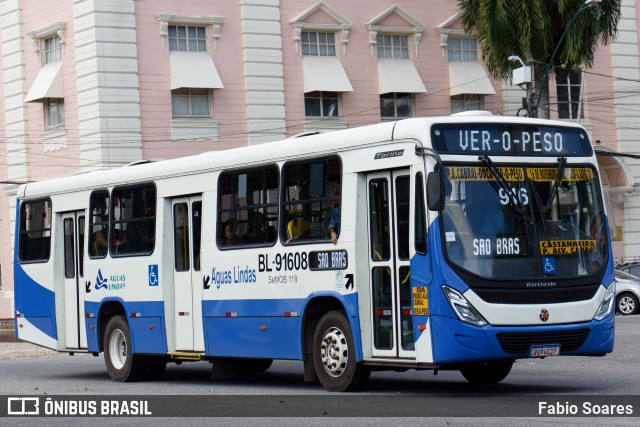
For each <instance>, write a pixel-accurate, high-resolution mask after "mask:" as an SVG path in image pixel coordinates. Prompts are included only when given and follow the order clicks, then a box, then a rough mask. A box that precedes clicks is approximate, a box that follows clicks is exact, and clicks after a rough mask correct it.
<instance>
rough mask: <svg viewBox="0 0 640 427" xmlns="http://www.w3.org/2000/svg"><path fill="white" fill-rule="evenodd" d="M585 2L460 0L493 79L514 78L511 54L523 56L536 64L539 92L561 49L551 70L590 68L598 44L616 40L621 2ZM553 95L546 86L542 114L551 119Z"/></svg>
mask: <svg viewBox="0 0 640 427" xmlns="http://www.w3.org/2000/svg"><path fill="white" fill-rule="evenodd" d="M591 1H592V0H591ZM583 6H585V0H459V8H460V17H461V22H462V25H463V27H464V29H465V31H466V32H468V33H470V34H471V33H475V34H477V37H478V43H479V45H480V47H481V48H482V60H483V61H484V63H485V65H486V66H487V69H488V70H489V72H490V73H491V74H492V75H493V77H494V78H496V79H507V78H509V77H510V76H511V71H512V67H513V65H512V64H511V63H509V61H507V58H508V57H509V56H510V55H518V56H519V57H521V58H523V59H524V60H526V61H528V62H529V63H530V64H531V65H532V66H533V70H534V78H533V80H534V89H535V92H536V93H537V92H538V91H539V88H540V85H541V82H542V80H543V77H544V75H545V73H546V71H547V65H548V64H549V62H550V61H551V58H552V56H553V53H554V52H555V50H556V47H558V48H559V50H558V52H556V55H555V57H554V58H553V64H552V68H553V67H558V66H561V67H564V68H566V69H572V68H581V67H584V68H590V67H591V66H592V65H593V59H594V54H595V51H596V48H597V46H598V44H599V43H602V44H605V45H606V44H608V43H611V42H612V41H614V40H615V38H616V35H617V26H618V21H619V19H620V0H602V3H601V4H599V5H597V6H596V7H592V8H586V7H585V8H583ZM581 8H583V9H581ZM572 21H573V22H572ZM565 31H566V32H567V33H566V34H564V33H565ZM559 42H562V45H560V46H558V43H559ZM548 99H549V86H548V85H545V86H544V87H543V91H542V99H541V102H540V105H541V112H540V113H541V114H540V116H541V117H545V118H549V105H548ZM533 101H534V102H535V101H537V100H533Z"/></svg>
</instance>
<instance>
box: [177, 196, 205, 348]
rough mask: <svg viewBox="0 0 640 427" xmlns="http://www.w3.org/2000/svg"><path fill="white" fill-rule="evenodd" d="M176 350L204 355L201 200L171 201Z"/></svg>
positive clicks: (194, 197) (179, 199)
mask: <svg viewBox="0 0 640 427" xmlns="http://www.w3.org/2000/svg"><path fill="white" fill-rule="evenodd" d="M172 213H173V285H174V295H175V325H176V334H175V336H176V350H193V351H204V338H203V335H202V331H203V328H202V304H201V301H202V283H201V282H200V280H201V279H200V276H201V274H200V238H201V229H202V227H201V224H202V222H201V221H202V197H200V196H191V197H181V198H178V199H173V200H172Z"/></svg>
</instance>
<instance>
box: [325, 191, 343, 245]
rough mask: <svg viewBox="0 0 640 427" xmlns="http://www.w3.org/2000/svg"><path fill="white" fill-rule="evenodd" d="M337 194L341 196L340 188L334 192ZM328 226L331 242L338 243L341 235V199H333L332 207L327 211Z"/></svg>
mask: <svg viewBox="0 0 640 427" xmlns="http://www.w3.org/2000/svg"><path fill="white" fill-rule="evenodd" d="M334 195H335V196H340V189H337V190H336V191H335V192H334ZM327 228H328V229H329V235H330V236H331V243H333V244H334V245H336V244H337V243H338V237H339V236H340V200H339V199H336V200H332V201H331V209H329V211H328V212H327Z"/></svg>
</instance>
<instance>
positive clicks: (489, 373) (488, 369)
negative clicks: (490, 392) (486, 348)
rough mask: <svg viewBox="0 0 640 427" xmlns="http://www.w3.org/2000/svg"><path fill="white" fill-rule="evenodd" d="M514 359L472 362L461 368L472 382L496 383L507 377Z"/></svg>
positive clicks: (464, 375)
mask: <svg viewBox="0 0 640 427" xmlns="http://www.w3.org/2000/svg"><path fill="white" fill-rule="evenodd" d="M512 366H513V360H492V361H487V362H476V363H470V364H468V365H467V366H465V367H464V368H461V369H460V373H461V374H462V376H463V377H465V379H466V380H467V381H469V382H470V383H471V384H496V383H499V382H500V381H502V380H503V379H505V378H507V375H509V372H511V367H512Z"/></svg>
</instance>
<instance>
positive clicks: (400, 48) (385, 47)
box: [376, 34, 409, 59]
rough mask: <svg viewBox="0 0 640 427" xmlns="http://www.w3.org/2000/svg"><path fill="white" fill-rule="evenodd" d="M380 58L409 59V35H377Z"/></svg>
mask: <svg viewBox="0 0 640 427" xmlns="http://www.w3.org/2000/svg"><path fill="white" fill-rule="evenodd" d="M376 45H377V46H378V58H388V59H409V37H408V36H392V35H387V34H381V35H378V36H377V37H376Z"/></svg>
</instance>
